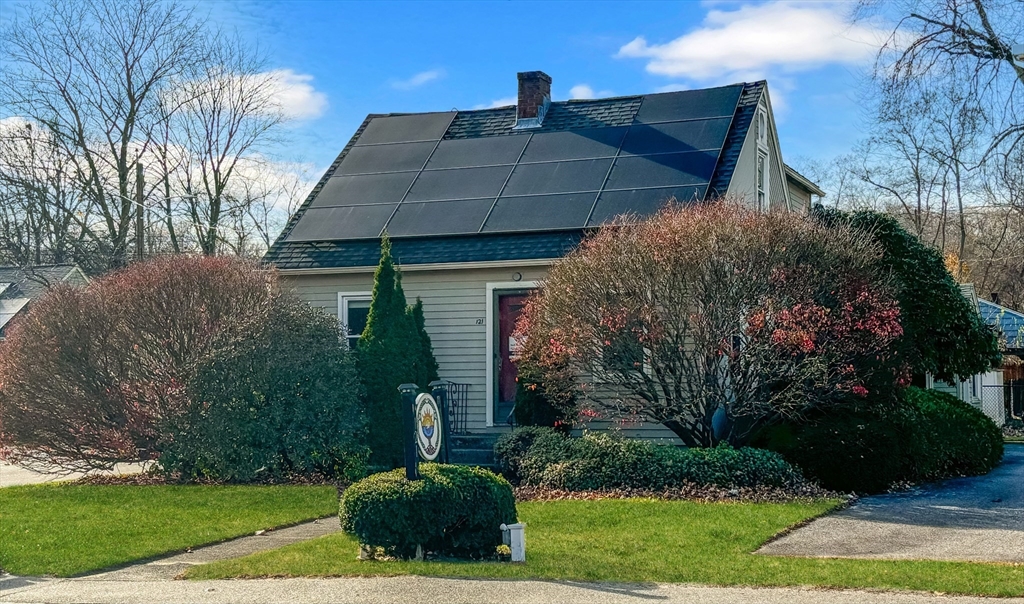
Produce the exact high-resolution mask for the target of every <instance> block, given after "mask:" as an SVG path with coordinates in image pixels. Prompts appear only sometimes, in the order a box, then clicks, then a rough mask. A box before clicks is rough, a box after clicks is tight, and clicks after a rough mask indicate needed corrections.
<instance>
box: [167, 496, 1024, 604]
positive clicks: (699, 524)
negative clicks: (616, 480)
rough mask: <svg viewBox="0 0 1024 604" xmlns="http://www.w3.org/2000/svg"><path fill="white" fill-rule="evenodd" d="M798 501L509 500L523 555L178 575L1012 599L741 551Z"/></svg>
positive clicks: (1022, 586) (301, 551)
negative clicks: (899, 592) (697, 586)
mask: <svg viewBox="0 0 1024 604" xmlns="http://www.w3.org/2000/svg"><path fill="white" fill-rule="evenodd" d="M835 505H836V502H834V501H822V502H816V503H810V504H798V503H788V504H700V503H693V502H686V501H651V500H642V499H633V500H604V501H554V502H545V503H521V504H519V505H518V508H519V516H520V520H522V521H524V522H526V523H527V525H528V526H527V530H526V542H527V562H526V563H525V564H523V565H513V564H507V563H497V562H476V563H474V562H399V561H394V562H380V561H377V562H370V561H366V562H361V561H358V560H356V553H357V545H356V542H355V540H354V539H353V538H352V537H350V536H348V535H345V534H335V535H330V536H327V537H321V538H319V539H315V540H312V541H307V542H304V543H298V544H294V545H290V546H287V547H283V548H281V549H278V550H273V551H269V552H262V553H258V554H254V555H251V556H247V557H244V558H237V559H233V560H225V561H222V562H215V563H212V564H207V565H203V566H197V567H193V568H191V569H189V570H188V571H187V573H186V576H187V577H188V578H190V579H214V578H226V577H266V576H274V577H278V576H369V575H376V576H381V575H384V576H387V575H434V576H448V577H489V578H516V579H526V578H538V579H562V580H578V581H613V582H629V583H633V582H636V583H647V582H693V583H705V584H716V585H759V586H784V585H814V586H822V587H845V588H880V589H909V590H921V591H933V592H935V591H938V592H946V593H964V594H984V595H995V596H1019V595H1022V594H1024V566H1021V565H1017V566H1012V565H997V564H977V563H960V562H931V561H882V560H839V559H807V558H780V557H768V556H760V555H753V554H751V552H752V551H754V550H755V549H757V548H758V547H759V546H760V545H761V544H762V543H764V542H765V541H767V540H768V539H770V538H771V537H772V536H773V535H775V534H777V533H778V532H779V531H781V530H783V529H785V528H786V527H789V526H792V525H793V524H795V523H798V522H801V521H804V520H807V519H808V518H812V517H814V516H816V515H819V514H822V513H824V512H826V511H828V510H830V509H831V508H833V507H834V506H835Z"/></svg>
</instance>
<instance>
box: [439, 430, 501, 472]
mask: <svg viewBox="0 0 1024 604" xmlns="http://www.w3.org/2000/svg"><path fill="white" fill-rule="evenodd" d="M499 436H501V435H500V434H459V435H453V436H452V437H451V445H452V448H451V451H450V452H449V455H448V461H450V462H451V463H455V464H459V465H463V466H482V467H485V468H495V467H496V466H497V462H496V461H495V459H494V443H495V442H497V440H498V437H499Z"/></svg>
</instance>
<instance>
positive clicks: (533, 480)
mask: <svg viewBox="0 0 1024 604" xmlns="http://www.w3.org/2000/svg"><path fill="white" fill-rule="evenodd" d="M495 455H496V457H497V460H498V463H499V464H500V465H501V467H502V470H503V471H504V472H505V475H506V476H508V477H509V478H510V479H511V480H514V481H517V482H520V483H522V484H526V485H531V486H543V487H549V488H556V489H565V490H570V491H589V490H600V489H617V488H631V489H646V490H662V489H666V488H672V487H678V486H680V485H682V484H685V483H693V484H698V485H714V486H719V487H761V486H764V487H787V486H792V485H795V484H799V483H802V482H803V477H802V476H801V474H800V472H799V471H798V470H796V469H795V468H794V467H793V466H791V465H790V464H789V463H787V462H786V461H785V460H784V459H783V458H782V457H781V456H779V455H778V454H775V453H772V452H770V451H765V450H761V449H752V448H742V449H733V448H730V447H718V448H715V449H683V448H679V447H675V446H671V445H659V444H654V443H651V442H647V441H642V440H631V439H626V438H621V437H618V436H615V435H611V434H607V433H588V434H585V435H583V436H582V437H579V438H574V437H570V436H565V435H562V434H561V433H559V432H556V431H554V430H551V429H549V428H537V427H532V428H519V429H517V430H514V431H513V432H511V433H510V434H506V435H504V436H503V437H502V438H500V439H499V440H498V443H497V444H496V446H495Z"/></svg>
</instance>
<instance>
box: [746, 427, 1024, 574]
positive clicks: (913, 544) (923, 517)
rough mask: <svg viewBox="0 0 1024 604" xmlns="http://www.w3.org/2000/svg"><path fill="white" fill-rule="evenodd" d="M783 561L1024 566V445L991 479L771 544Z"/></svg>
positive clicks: (836, 518)
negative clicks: (812, 559)
mask: <svg viewBox="0 0 1024 604" xmlns="http://www.w3.org/2000/svg"><path fill="white" fill-rule="evenodd" d="M757 553H761V554H771V555H779V556H812V557H835V558H881V559H893V560H899V559H911V558H913V559H924V560H970V561H979V562H1017V563H1022V562H1024V445H1007V446H1006V454H1005V456H1004V457H1003V463H1002V464H1001V465H1000V466H999V467H998V468H996V469H995V470H993V471H992V472H991V473H989V474H987V475H985V476H978V477H974V478H958V479H955V480H948V481H945V482H942V483H938V484H934V485H928V486H925V487H923V488H919V489H915V490H913V491H910V492H907V493H895V494H892V495H879V496H875V497H865V498H863V499H861V500H860V501H858V502H857V503H856V504H855V505H853V506H851V507H849V508H847V509H845V510H842V511H839V512H837V513H835V514H831V515H829V516H825V517H823V518H819V519H818V520H815V521H814V522H811V523H810V524H808V525H807V526H805V527H803V528H800V529H797V530H795V531H793V532H792V533H790V534H788V535H786V536H784V537H782V538H780V539H778V540H776V541H773V542H772V543H769V544H768V545H766V546H765V547H762V548H761V549H760V550H758V552H757Z"/></svg>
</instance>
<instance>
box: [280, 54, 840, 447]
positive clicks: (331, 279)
mask: <svg viewBox="0 0 1024 604" xmlns="http://www.w3.org/2000/svg"><path fill="white" fill-rule="evenodd" d="M518 79H519V96H518V102H517V105H515V106H509V107H498V108H494V109H480V110H471V111H456V110H453V111H446V112H438V113H417V114H387V115H370V116H368V117H367V118H366V119H365V120H364V121H363V123H362V125H361V126H359V128H358V130H357V131H356V133H355V135H354V136H353V137H352V140H351V141H349V143H348V145H346V146H345V148H344V149H343V150H342V151H341V154H340V155H339V156H338V158H337V159H336V160H335V161H334V163H333V164H332V165H331V166H330V168H329V169H328V170H327V172H326V173H325V174H324V175H323V177H322V178H321V179H320V182H319V183H318V184H317V185H316V186H315V187H314V189H313V191H312V192H311V193H310V195H309V197H308V198H307V199H306V201H305V202H304V203H303V204H302V206H301V207H300V208H299V210H298V211H297V212H296V213H295V215H294V216H292V218H291V220H290V221H289V223H288V225H287V226H286V227H285V229H284V231H283V233H282V234H281V236H280V237H279V238H278V240H277V241H276V242H275V243H274V245H273V246H271V248H270V250H269V251H268V252H267V255H266V257H265V260H266V261H267V262H268V263H272V264H274V265H276V266H277V268H278V269H279V270H280V273H281V276H282V281H283V282H284V283H285V284H286V285H287V286H290V287H291V288H293V290H294V291H295V292H296V294H297V295H298V296H300V297H301V298H303V299H305V300H307V301H308V302H309V303H311V304H313V305H316V306H321V307H324V308H326V309H329V310H330V311H332V312H336V313H337V314H338V318H339V320H340V321H341V322H342V323H343V324H345V325H346V326H347V327H348V329H349V333H350V334H351V337H352V338H356V337H358V334H359V333H361V331H362V330H363V328H364V327H365V324H366V316H367V311H368V308H369V303H370V292H371V290H372V287H373V271H374V268H375V267H376V265H377V262H378V260H379V257H380V254H379V246H380V236H381V235H382V234H383V233H385V232H387V233H388V234H389V235H390V237H391V238H392V254H393V256H394V257H395V259H396V260H397V262H399V263H400V265H401V269H402V285H403V287H404V288H405V293H406V295H407V296H408V297H409V300H410V302H411V301H412V300H415V299H416V298H417V297H418V298H421V299H422V300H423V303H424V315H425V317H426V329H427V332H428V333H429V334H430V337H431V340H432V342H433V346H434V353H435V355H436V357H437V361H438V363H439V365H440V374H441V377H442V378H443V379H447V380H451V381H453V382H457V383H462V384H467V385H468V405H467V407H468V414H467V417H466V428H467V429H468V430H469V431H471V432H476V433H486V432H493V431H496V430H499V429H501V428H502V427H503V426H506V418H507V417H508V416H509V413H510V411H511V409H512V405H513V401H514V400H515V387H516V367H515V363H514V359H515V354H516V351H515V348H516V343H515V341H514V340H513V339H512V330H513V327H514V325H515V322H516V320H517V318H518V317H519V314H520V312H521V310H522V307H523V303H524V301H525V299H526V295H527V294H528V293H529V292H530V291H531V290H532V289H534V288H535V287H537V285H538V283H539V282H540V281H541V280H543V279H544V277H545V274H546V272H547V270H548V267H549V266H550V265H551V264H552V262H554V261H555V260H556V259H557V258H559V257H561V256H563V255H564V254H565V253H566V252H568V251H569V250H571V249H572V248H573V247H574V246H576V245H577V244H578V243H579V242H580V240H581V239H582V238H583V237H584V235H585V233H586V232H587V231H588V230H593V229H595V228H597V227H599V226H601V225H602V224H605V223H606V222H607V221H609V220H611V219H613V218H614V217H615V216H617V215H621V214H624V213H631V214H637V215H651V214H652V213H654V212H656V211H657V210H658V209H659V208H660V207H662V206H663V205H664V204H665V203H666V202H668V201H669V200H670V199H675V200H677V201H678V202H681V203H687V202H691V201H694V200H703V199H709V198H713V197H716V196H722V195H727V194H728V195H732V196H736V197H738V198H744V199H746V200H748V202H749V203H750V204H751V205H752V206H754V207H758V208H761V209H764V210H768V209H780V210H794V211H800V212H804V211H807V209H808V208H809V203H810V199H811V195H821V194H822V193H821V190H820V189H818V188H817V187H816V186H815V185H814V184H813V183H811V182H810V181H808V180H807V179H806V178H804V177H802V176H800V175H799V174H798V173H796V172H795V171H793V170H791V169H787V167H786V166H785V164H784V163H783V161H782V153H781V150H780V148H779V139H778V135H777V132H776V129H775V120H774V117H773V115H772V107H771V101H770V98H769V94H768V86H767V84H766V83H765V82H763V81H761V82H753V83H741V84H735V85H732V86H722V87H718V88H709V89H703V90H689V91H684V92H668V93H661V94H649V95H637V96H624V97H617V98H608V99H594V100H578V101H566V102H552V101H551V92H550V91H551V78H550V77H548V76H547V75H546V74H544V73H543V72H539V71H534V72H526V73H520V74H519V76H518ZM642 430H643V431H644V432H645V433H646V434H648V435H655V434H656V435H658V436H670V437H671V436H672V435H671V433H670V432H668V431H667V430H664V429H663V428H660V427H658V426H645V427H643V428H642Z"/></svg>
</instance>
